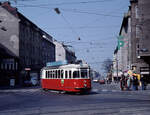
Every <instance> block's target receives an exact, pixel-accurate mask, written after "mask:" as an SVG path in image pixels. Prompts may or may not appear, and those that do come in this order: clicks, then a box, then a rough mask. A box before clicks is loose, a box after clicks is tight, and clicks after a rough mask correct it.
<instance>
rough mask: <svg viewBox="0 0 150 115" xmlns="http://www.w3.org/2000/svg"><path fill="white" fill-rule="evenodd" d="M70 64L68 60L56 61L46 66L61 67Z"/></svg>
mask: <svg viewBox="0 0 150 115" xmlns="http://www.w3.org/2000/svg"><path fill="white" fill-rule="evenodd" d="M66 64H68V62H67V60H64V61H56V62H48V63H46V66H47V67H48V66H61V65H66Z"/></svg>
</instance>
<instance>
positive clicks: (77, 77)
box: [41, 64, 91, 93]
mask: <svg viewBox="0 0 150 115" xmlns="http://www.w3.org/2000/svg"><path fill="white" fill-rule="evenodd" d="M41 85H42V88H43V89H50V90H58V91H66V92H78V93H83V92H89V91H90V90H91V79H90V67H89V66H88V65H87V64H67V65H61V66H50V67H44V68H43V69H42V70H41Z"/></svg>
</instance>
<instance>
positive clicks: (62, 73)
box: [61, 70, 64, 78]
mask: <svg viewBox="0 0 150 115" xmlns="http://www.w3.org/2000/svg"><path fill="white" fill-rule="evenodd" d="M63 75H64V72H63V70H61V78H63Z"/></svg>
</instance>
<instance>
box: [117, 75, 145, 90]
mask: <svg viewBox="0 0 150 115" xmlns="http://www.w3.org/2000/svg"><path fill="white" fill-rule="evenodd" d="M139 86H141V87H142V90H146V86H147V83H146V78H145V77H144V76H143V75H141V77H140V80H138V78H137V76H136V75H134V74H133V75H127V76H125V75H124V74H123V75H122V77H121V79H120V88H121V90H122V91H124V90H128V91H130V90H134V91H135V90H138V87H139Z"/></svg>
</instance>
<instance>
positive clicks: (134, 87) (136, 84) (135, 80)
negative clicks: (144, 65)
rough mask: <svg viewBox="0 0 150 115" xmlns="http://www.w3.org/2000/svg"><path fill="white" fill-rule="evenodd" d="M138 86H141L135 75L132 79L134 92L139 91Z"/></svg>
mask: <svg viewBox="0 0 150 115" xmlns="http://www.w3.org/2000/svg"><path fill="white" fill-rule="evenodd" d="M138 85H139V81H138V79H137V77H136V76H135V75H133V79H132V86H133V90H134V91H135V90H138Z"/></svg>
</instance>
